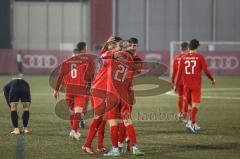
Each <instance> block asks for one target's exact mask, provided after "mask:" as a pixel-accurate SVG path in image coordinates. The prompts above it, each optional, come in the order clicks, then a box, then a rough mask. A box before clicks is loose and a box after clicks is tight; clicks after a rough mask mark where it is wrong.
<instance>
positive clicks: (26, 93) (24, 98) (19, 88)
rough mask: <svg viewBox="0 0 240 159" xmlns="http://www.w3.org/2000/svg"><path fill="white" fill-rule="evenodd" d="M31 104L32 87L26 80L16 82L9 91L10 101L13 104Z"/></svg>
mask: <svg viewBox="0 0 240 159" xmlns="http://www.w3.org/2000/svg"><path fill="white" fill-rule="evenodd" d="M19 100H20V101H21V102H31V94H30V87H29V85H28V83H27V82H26V81H24V80H17V81H16V82H14V83H13V84H12V86H11V88H10V91H9V97H8V101H9V103H12V102H19Z"/></svg>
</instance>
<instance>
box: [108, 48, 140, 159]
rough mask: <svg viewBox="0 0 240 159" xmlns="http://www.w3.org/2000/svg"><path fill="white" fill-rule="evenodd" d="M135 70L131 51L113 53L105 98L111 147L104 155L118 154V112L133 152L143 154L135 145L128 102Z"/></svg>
mask: <svg viewBox="0 0 240 159" xmlns="http://www.w3.org/2000/svg"><path fill="white" fill-rule="evenodd" d="M136 70H139V66H138V65H137V64H135V62H134V56H133V53H132V52H128V51H120V52H116V53H114V54H113V58H112V60H111V68H110V69H109V70H108V71H109V72H108V92H109V93H111V94H110V95H107V98H106V108H107V113H106V114H105V117H106V118H107V120H108V122H109V124H110V135H111V139H112V149H111V150H110V151H109V152H108V153H107V154H104V156H119V155H120V152H119V149H118V143H117V142H118V114H119V113H120V115H121V117H122V119H123V121H124V127H125V128H126V131H127V134H128V136H129V139H130V141H131V143H132V149H133V154H134V155H144V153H143V152H141V151H140V150H139V149H138V147H137V145H136V133H135V129H134V126H133V124H132V119H131V104H130V103H129V88H130V87H132V80H133V77H134V74H135V72H136ZM112 94H113V95H112ZM118 111H119V112H118Z"/></svg>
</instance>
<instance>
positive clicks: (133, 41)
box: [118, 37, 142, 153]
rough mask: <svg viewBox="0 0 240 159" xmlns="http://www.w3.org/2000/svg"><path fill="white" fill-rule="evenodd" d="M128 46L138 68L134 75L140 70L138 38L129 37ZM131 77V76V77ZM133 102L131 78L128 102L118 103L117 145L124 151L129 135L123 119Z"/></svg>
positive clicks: (128, 142)
mask: <svg viewBox="0 0 240 159" xmlns="http://www.w3.org/2000/svg"><path fill="white" fill-rule="evenodd" d="M128 43H129V46H128V48H127V51H126V52H128V53H129V54H130V55H132V57H133V61H134V63H135V64H136V65H137V66H138V70H134V72H132V76H135V75H136V74H138V73H140V72H141V68H142V59H141V58H140V57H139V56H137V48H138V39H137V38H134V37H132V38H130V39H129V40H128ZM131 78H133V77H131ZM133 104H134V90H133V79H132V80H131V81H130V84H129V88H128V103H125V104H124V105H120V113H121V114H124V116H123V117H122V116H121V115H120V119H119V121H118V131H119V133H118V147H119V149H120V152H122V153H126V152H127V151H130V147H131V145H133V144H132V143H131V144H130V140H129V137H127V130H126V127H125V125H124V122H123V119H125V120H128V118H129V115H128V114H131V112H132V105H133Z"/></svg>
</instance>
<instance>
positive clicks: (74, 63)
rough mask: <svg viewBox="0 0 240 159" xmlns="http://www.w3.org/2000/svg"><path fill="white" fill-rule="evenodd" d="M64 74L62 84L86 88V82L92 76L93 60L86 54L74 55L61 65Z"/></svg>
mask: <svg viewBox="0 0 240 159" xmlns="http://www.w3.org/2000/svg"><path fill="white" fill-rule="evenodd" d="M62 67H63V68H62V71H63V72H64V84H65V85H66V86H68V85H75V86H86V85H87V83H88V81H87V79H90V78H92V77H89V76H93V75H94V67H95V66H94V62H93V59H92V58H91V57H90V56H88V55H87V54H81V55H74V56H72V57H70V58H69V59H67V60H65V61H64V62H63V64H62Z"/></svg>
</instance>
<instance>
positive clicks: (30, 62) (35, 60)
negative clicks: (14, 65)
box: [23, 55, 58, 69]
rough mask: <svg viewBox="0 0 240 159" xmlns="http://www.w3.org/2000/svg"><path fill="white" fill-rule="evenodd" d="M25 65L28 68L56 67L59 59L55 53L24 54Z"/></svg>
mask: <svg viewBox="0 0 240 159" xmlns="http://www.w3.org/2000/svg"><path fill="white" fill-rule="evenodd" d="M23 59H24V60H23V66H24V67H26V68H49V69H52V68H55V67H57V65H58V59H57V58H56V57H55V56H53V55H24V58H23Z"/></svg>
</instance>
